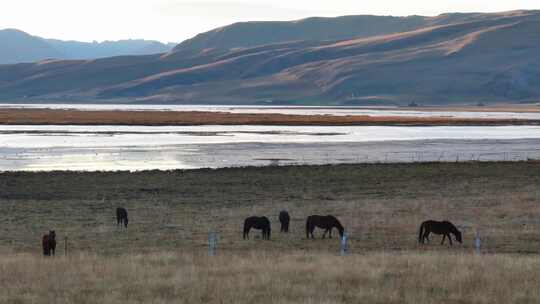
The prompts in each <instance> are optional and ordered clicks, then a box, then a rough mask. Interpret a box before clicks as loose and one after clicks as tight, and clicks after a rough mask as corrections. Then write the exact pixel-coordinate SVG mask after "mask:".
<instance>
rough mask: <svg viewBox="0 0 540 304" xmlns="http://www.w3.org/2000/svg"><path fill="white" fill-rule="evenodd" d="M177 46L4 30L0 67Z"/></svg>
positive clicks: (154, 51) (161, 50) (141, 52)
mask: <svg viewBox="0 0 540 304" xmlns="http://www.w3.org/2000/svg"><path fill="white" fill-rule="evenodd" d="M175 45H176V44H171V43H168V44H164V43H161V42H158V41H153V40H143V39H128V40H118V41H103V42H99V43H98V42H80V41H73V40H69V41H64V40H59V39H45V38H41V37H38V36H33V35H30V34H28V33H26V32H24V31H21V30H18V29H3V30H0V64H16V63H25V62H35V61H41V60H45V59H96V58H105V57H112V56H121V55H147V54H157V53H165V52H168V51H170V50H171V49H173V47H174V46H175Z"/></svg>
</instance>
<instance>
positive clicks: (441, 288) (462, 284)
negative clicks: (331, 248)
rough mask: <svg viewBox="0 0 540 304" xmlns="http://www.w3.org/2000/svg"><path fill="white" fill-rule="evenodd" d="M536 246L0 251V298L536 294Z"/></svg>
mask: <svg viewBox="0 0 540 304" xmlns="http://www.w3.org/2000/svg"><path fill="white" fill-rule="evenodd" d="M539 272H540V258H538V257H537V256H511V255H482V256H475V255H470V254H448V253H430V254H426V253H415V252H408V253H401V254H396V253H381V252H379V253H370V254H366V255H349V256H346V257H340V256H337V255H333V254H321V253H305V252H299V253H298V252H291V253H286V254H281V253H265V252H264V251H250V252H245V253H243V254H227V253H219V254H218V255H217V256H215V257H207V256H206V255H205V254H204V253H202V252H201V253H182V252H161V253H154V254H126V255H122V256H116V257H110V256H109V257H103V256H95V255H77V256H73V257H70V258H67V259H65V258H54V259H44V258H41V257H39V256H34V255H14V256H9V257H6V256H4V257H2V258H0V303H80V304H84V303H102V304H108V303H261V304H263V303H415V304H422V303H486V304H487V303H489V304H497V303H505V304H506V303H538V301H540V289H538V286H540V276H538V273H539Z"/></svg>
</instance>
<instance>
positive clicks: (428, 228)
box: [418, 221, 462, 245]
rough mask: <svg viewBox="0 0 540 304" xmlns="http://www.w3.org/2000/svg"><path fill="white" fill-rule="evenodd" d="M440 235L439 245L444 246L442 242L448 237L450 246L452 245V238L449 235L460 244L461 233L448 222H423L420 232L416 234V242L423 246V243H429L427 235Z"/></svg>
mask: <svg viewBox="0 0 540 304" xmlns="http://www.w3.org/2000/svg"><path fill="white" fill-rule="evenodd" d="M430 233H434V234H439V235H440V234H442V235H443V238H442V240H441V245H442V244H444V240H445V239H446V238H447V237H448V240H449V241H450V245H452V238H451V237H450V234H453V235H454V236H455V238H456V241H458V242H459V243H462V240H461V232H460V231H459V230H458V229H457V228H456V226H454V224H452V223H450V222H448V221H442V222H437V221H425V222H423V223H422V224H421V225H420V231H419V232H418V242H419V243H420V244H424V241H425V240H427V241H428V242H429V234H430Z"/></svg>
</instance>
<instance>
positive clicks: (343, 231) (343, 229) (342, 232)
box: [337, 224, 345, 238]
mask: <svg viewBox="0 0 540 304" xmlns="http://www.w3.org/2000/svg"><path fill="white" fill-rule="evenodd" d="M337 229H338V231H339V237H340V238H342V237H343V234H344V233H345V228H343V226H341V224H339V225H338V226H337Z"/></svg>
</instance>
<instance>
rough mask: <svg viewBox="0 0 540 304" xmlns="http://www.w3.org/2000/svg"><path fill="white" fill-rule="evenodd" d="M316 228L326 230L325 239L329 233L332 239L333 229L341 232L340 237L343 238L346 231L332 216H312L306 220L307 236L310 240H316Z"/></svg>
mask: <svg viewBox="0 0 540 304" xmlns="http://www.w3.org/2000/svg"><path fill="white" fill-rule="evenodd" d="M315 227H319V228H322V229H324V233H323V237H322V238H323V239H324V238H325V237H326V233H327V232H329V234H330V238H332V229H333V228H334V227H335V228H337V230H338V231H339V236H340V237H343V231H344V230H345V229H344V228H343V226H342V225H341V223H340V222H339V221H338V219H337V218H335V217H334V216H332V215H327V216H321V215H311V216H308V218H307V220H306V235H307V238H308V239H309V238H310V236H311V238H313V239H314V238H315V237H314V236H313V230H315Z"/></svg>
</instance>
